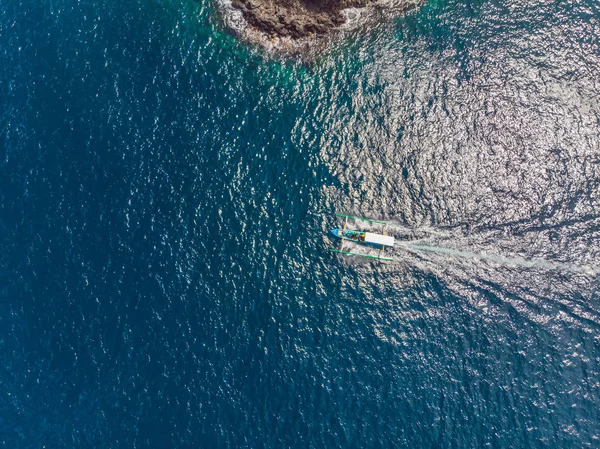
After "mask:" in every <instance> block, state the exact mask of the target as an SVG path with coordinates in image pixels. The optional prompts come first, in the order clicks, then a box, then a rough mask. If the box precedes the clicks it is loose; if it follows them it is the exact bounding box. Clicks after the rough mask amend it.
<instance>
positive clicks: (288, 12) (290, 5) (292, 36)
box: [231, 0, 418, 48]
mask: <svg viewBox="0 0 600 449" xmlns="http://www.w3.org/2000/svg"><path fill="white" fill-rule="evenodd" d="M416 4H418V0H392V1H389V0H388V1H386V2H385V3H384V1H382V0H231V6H232V7H233V9H234V10H237V11H239V12H241V15H242V16H243V19H244V21H245V22H246V24H247V25H248V27H249V29H250V34H251V35H253V36H254V38H253V39H251V40H254V41H257V43H260V41H261V40H262V41H263V42H264V41H268V42H270V43H271V44H272V45H273V46H274V47H282V46H284V45H283V44H285V46H286V47H288V48H289V47H290V46H292V47H293V45H294V42H296V43H303V44H304V45H306V43H307V41H314V40H315V38H322V37H326V36H330V35H332V34H334V33H335V32H337V31H340V30H342V29H343V28H344V27H345V26H346V24H347V21H348V19H347V14H346V12H347V11H349V10H354V11H356V10H366V9H368V7H378V8H381V9H393V10H394V11H395V12H396V13H400V12H404V11H406V10H407V9H409V8H411V7H413V6H415V5H416ZM247 34H248V33H247ZM278 44H282V45H278Z"/></svg>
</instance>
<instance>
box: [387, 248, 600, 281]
mask: <svg viewBox="0 0 600 449" xmlns="http://www.w3.org/2000/svg"><path fill="white" fill-rule="evenodd" d="M397 244H398V245H399V246H403V247H405V248H407V249H412V250H414V251H425V252H431V253H437V254H446V255H449V256H452V257H460V258H463V259H474V260H485V261H489V262H495V263H499V264H502V265H509V266H514V267H523V268H540V269H545V270H558V271H568V272H571V273H580V274H588V275H592V276H597V275H598V274H600V270H598V269H595V268H592V267H589V266H581V265H576V264H572V263H565V262H551V261H548V260H544V259H525V258H521V257H503V256H497V255H492V254H485V253H475V252H470V251H461V250H458V249H454V248H445V247H441V246H431V245H415V244H411V243H401V242H397Z"/></svg>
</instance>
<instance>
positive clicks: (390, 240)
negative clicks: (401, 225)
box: [365, 232, 394, 246]
mask: <svg viewBox="0 0 600 449" xmlns="http://www.w3.org/2000/svg"><path fill="white" fill-rule="evenodd" d="M365 243H371V244H373V245H383V246H394V237H392V236H391V235H381V234H373V233H371V232H365Z"/></svg>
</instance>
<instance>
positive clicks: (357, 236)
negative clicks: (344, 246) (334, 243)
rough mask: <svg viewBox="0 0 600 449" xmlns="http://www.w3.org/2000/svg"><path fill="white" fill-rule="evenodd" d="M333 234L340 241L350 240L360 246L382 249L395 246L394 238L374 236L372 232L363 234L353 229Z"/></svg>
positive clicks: (338, 230)
mask: <svg viewBox="0 0 600 449" xmlns="http://www.w3.org/2000/svg"><path fill="white" fill-rule="evenodd" d="M331 233H332V234H333V235H334V236H336V237H337V238H338V239H342V238H343V239H344V240H350V241H351V242H355V243H358V244H360V245H367V246H375V247H382V246H387V247H390V248H392V247H393V246H394V243H395V240H394V237H392V236H389V235H381V234H374V233H372V232H361V231H355V230H352V229H332V230H331Z"/></svg>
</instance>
